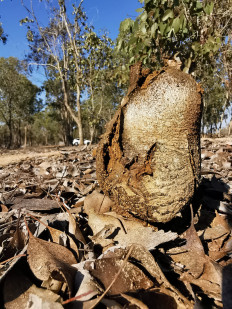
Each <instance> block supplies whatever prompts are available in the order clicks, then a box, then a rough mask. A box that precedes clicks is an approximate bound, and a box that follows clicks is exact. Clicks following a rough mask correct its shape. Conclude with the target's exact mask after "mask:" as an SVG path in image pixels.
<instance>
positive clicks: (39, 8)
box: [0, 0, 141, 86]
mask: <svg viewBox="0 0 232 309" xmlns="http://www.w3.org/2000/svg"><path fill="white" fill-rule="evenodd" d="M32 1H33V6H34V9H35V12H36V14H37V16H38V17H39V19H40V21H41V22H42V23H43V25H46V23H47V16H46V14H45V2H46V1H43V2H40V1H39V0H32ZM25 2H26V3H29V1H28V0H26V1H25ZM52 2H54V4H56V3H57V0H52ZM72 3H74V4H76V5H78V4H79V1H75V0H66V6H67V7H70V8H71V5H72ZM83 6H84V9H85V11H86V12H87V16H88V22H89V24H92V25H93V26H94V27H95V30H96V31H98V30H101V29H107V30H108V31H109V36H110V37H111V38H112V39H115V38H116V37H117V35H118V30H119V26H120V22H121V21H123V20H124V19H125V18H128V17H131V18H135V17H136V16H137V15H138V13H137V12H136V11H135V10H136V9H137V8H139V7H141V4H140V3H139V1H138V0H84V2H83ZM0 16H1V18H0V21H1V22H2V24H3V28H4V31H5V33H6V34H8V40H7V44H6V45H3V44H2V43H0V57H6V58H7V57H10V56H13V57H17V58H19V59H20V60H22V59H23V58H24V56H25V54H26V53H27V51H28V46H27V40H26V27H25V26H20V25H19V21H20V20H21V19H23V18H25V17H26V16H27V12H26V10H25V9H24V8H23V7H22V5H21V1H20V0H3V1H0ZM30 79H31V80H32V81H33V82H34V83H35V84H37V85H38V86H39V85H41V83H42V81H43V79H44V76H43V72H42V70H40V73H39V72H37V73H36V74H35V73H34V74H33V76H32V77H31V78H30Z"/></svg>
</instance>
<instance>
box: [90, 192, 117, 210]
mask: <svg viewBox="0 0 232 309" xmlns="http://www.w3.org/2000/svg"><path fill="white" fill-rule="evenodd" d="M113 204H114V202H113V201H112V200H111V199H110V198H109V197H108V196H106V195H104V194H101V193H99V192H98V191H96V190H95V191H93V192H92V193H91V194H89V195H88V196H87V197H86V198H85V201H84V211H85V212H86V213H87V214H89V213H90V212H94V213H97V214H102V213H104V212H107V211H110V208H111V206H112V205H113Z"/></svg>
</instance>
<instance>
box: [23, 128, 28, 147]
mask: <svg viewBox="0 0 232 309" xmlns="http://www.w3.org/2000/svg"><path fill="white" fill-rule="evenodd" d="M23 147H24V148H26V147H27V125H25V126H24V145H23Z"/></svg>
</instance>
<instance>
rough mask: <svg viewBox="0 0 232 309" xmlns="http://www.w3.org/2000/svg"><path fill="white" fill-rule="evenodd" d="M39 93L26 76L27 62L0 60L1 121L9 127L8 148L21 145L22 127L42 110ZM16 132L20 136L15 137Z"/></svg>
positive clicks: (8, 59)
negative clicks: (38, 98)
mask: <svg viewBox="0 0 232 309" xmlns="http://www.w3.org/2000/svg"><path fill="white" fill-rule="evenodd" d="M23 73H24V74H23ZM39 91H40V89H39V88H38V87H37V86H35V85H33V84H32V83H31V81H30V80H29V79H28V78H27V77H26V76H25V62H23V61H19V60H18V59H16V58H13V57H10V58H0V121H1V122H2V123H4V124H5V125H6V126H7V127H8V139H7V146H8V147H11V146H12V144H13V143H14V144H17V143H18V144H20V141H19V140H17V139H20V136H19V135H20V134H19V131H20V130H21V126H22V125H26V124H28V123H29V122H30V120H31V117H32V115H33V114H34V113H36V112H37V111H38V110H39V109H40V107H41V106H40V101H39V100H37V98H36V96H37V94H38V93H39ZM16 131H17V132H18V134H14V135H13V133H15V132H16ZM13 137H14V140H13Z"/></svg>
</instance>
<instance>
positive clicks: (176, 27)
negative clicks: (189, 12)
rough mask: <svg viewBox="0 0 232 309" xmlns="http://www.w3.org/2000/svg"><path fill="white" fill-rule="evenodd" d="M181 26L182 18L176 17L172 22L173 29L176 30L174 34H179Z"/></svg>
mask: <svg viewBox="0 0 232 309" xmlns="http://www.w3.org/2000/svg"><path fill="white" fill-rule="evenodd" d="M180 24H181V21H180V18H179V17H176V18H175V19H174V20H173V22H172V27H173V29H174V32H175V33H177V32H178V31H179V29H180Z"/></svg>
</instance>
